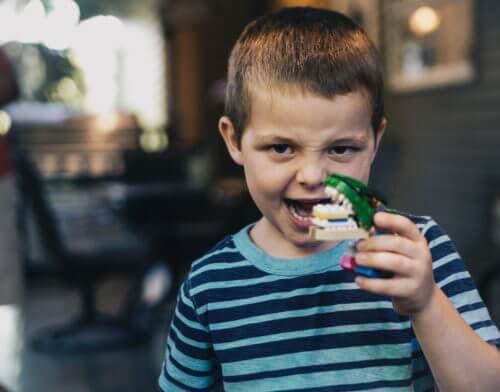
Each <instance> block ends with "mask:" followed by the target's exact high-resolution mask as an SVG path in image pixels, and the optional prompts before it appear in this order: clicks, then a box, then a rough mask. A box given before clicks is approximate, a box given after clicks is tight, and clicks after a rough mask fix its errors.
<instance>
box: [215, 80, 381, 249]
mask: <svg viewBox="0 0 500 392" xmlns="http://www.w3.org/2000/svg"><path fill="white" fill-rule="evenodd" d="M251 95H252V97H251V98H252V102H251V113H250V119H249V123H248V126H247V127H246V128H245V130H244V133H243V136H242V139H241V146H240V148H238V144H237V141H236V135H235V133H234V128H233V126H232V123H231V121H230V120H229V119H228V118H227V117H223V118H222V119H221V120H220V122H219V129H220V132H221V134H222V136H223V138H224V140H225V142H226V145H227V147H228V150H229V153H230V154H231V156H232V158H233V160H234V161H235V162H236V163H237V164H239V165H242V166H243V168H244V172H245V177H246V182H247V185H248V189H249V192H250V194H251V195H252V198H253V200H254V201H255V204H256V205H257V207H258V208H259V210H260V211H261V212H262V214H263V218H262V219H261V220H260V221H259V222H258V223H257V224H256V225H255V226H254V228H253V229H252V233H251V234H252V238H253V240H254V241H255V242H256V243H257V245H258V246H260V247H261V248H263V249H264V250H265V251H267V252H268V253H270V254H271V255H273V256H278V257H297V256H303V255H307V254H311V253H315V252H318V251H322V250H326V249H328V248H330V247H332V246H333V244H332V243H330V244H328V243H324V242H317V241H315V240H313V239H311V238H310V237H309V236H308V227H309V226H310V214H311V209H312V206H313V204H315V203H317V202H319V201H321V200H324V199H326V194H325V187H324V185H323V180H324V179H325V177H326V176H327V175H328V174H330V173H333V172H335V173H339V174H344V175H347V176H350V177H354V178H357V179H359V180H361V181H363V182H365V183H366V182H368V177H369V174H370V167H371V165H372V162H373V159H374V158H375V154H376V151H377V147H378V144H379V141H380V139H381V137H382V134H383V132H384V127H385V120H384V123H383V124H382V126H381V127H380V129H379V130H378V133H377V136H376V137H375V135H374V132H373V130H372V128H371V122H370V121H371V115H372V109H371V104H370V100H369V98H368V95H367V94H363V93H361V92H353V93H349V94H346V95H339V96H336V97H334V98H333V99H327V98H323V97H320V96H317V95H313V94H309V93H304V94H302V93H299V92H296V93H291V92H290V93H288V92H284V91H277V90H273V92H272V93H271V92H269V91H266V90H264V89H255V90H254V91H252V94H251Z"/></svg>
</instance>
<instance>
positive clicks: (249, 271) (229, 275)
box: [191, 254, 267, 287]
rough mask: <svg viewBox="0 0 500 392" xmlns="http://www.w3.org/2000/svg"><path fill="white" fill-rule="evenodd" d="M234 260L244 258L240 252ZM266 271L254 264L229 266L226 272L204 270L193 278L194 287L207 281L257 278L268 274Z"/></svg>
mask: <svg viewBox="0 0 500 392" xmlns="http://www.w3.org/2000/svg"><path fill="white" fill-rule="evenodd" d="M236 256H238V257H234V260H232V261H242V260H244V259H243V258H242V257H241V255H240V254H237V255H236ZM217 262H224V263H225V262H227V260H226V259H224V260H217ZM266 275H267V274H266V273H265V272H264V271H261V270H259V269H257V268H255V267H253V266H252V265H248V266H242V267H227V268H225V270H224V272H223V273H221V270H220V269H213V270H208V271H204V272H203V273H200V274H198V275H196V276H193V277H192V278H191V281H192V287H197V286H199V285H202V284H205V283H216V282H230V281H232V280H242V279H255V278H261V277H263V276H266Z"/></svg>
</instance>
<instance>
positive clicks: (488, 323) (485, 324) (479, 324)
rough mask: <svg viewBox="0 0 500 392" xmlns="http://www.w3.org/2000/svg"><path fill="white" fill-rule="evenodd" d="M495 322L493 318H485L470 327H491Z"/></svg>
mask: <svg viewBox="0 0 500 392" xmlns="http://www.w3.org/2000/svg"><path fill="white" fill-rule="evenodd" d="M494 325H495V324H494V323H493V321H491V320H484V321H478V322H477V323H472V324H471V325H470V327H471V328H472V329H474V330H476V329H480V328H484V327H491V326H494Z"/></svg>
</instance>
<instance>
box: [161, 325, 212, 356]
mask: <svg viewBox="0 0 500 392" xmlns="http://www.w3.org/2000/svg"><path fill="white" fill-rule="evenodd" d="M170 329H172V330H173V331H174V332H175V333H176V334H177V338H178V339H179V340H181V341H182V342H184V343H185V344H188V345H190V346H193V347H197V348H200V349H203V350H207V349H208V348H210V344H209V343H206V342H199V341H198V340H194V339H191V338H188V337H187V336H185V335H183V334H182V332H181V331H179V330H178V329H177V328H176V327H175V325H174V324H172V325H171V326H170Z"/></svg>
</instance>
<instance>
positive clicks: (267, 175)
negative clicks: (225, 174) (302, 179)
mask: <svg viewBox="0 0 500 392" xmlns="http://www.w3.org/2000/svg"><path fill="white" fill-rule="evenodd" d="M280 174H281V173H280V171H279V170H276V168H262V167H259V166H258V165H257V166H254V167H251V168H250V167H245V177H246V181H247V185H248V189H249V191H250V193H251V194H252V196H253V198H254V199H260V200H265V199H271V198H274V197H276V196H279V195H281V194H282V192H283V191H284V189H285V187H286V184H287V181H286V179H285V178H283V176H282V175H280Z"/></svg>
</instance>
